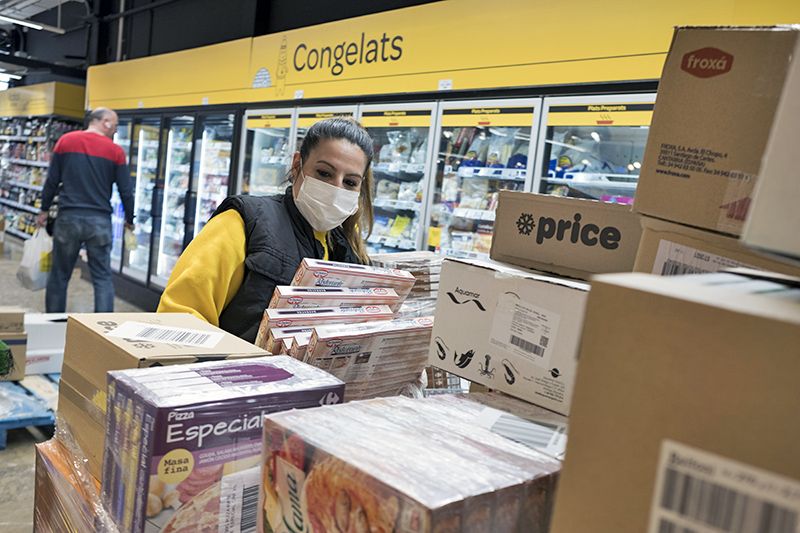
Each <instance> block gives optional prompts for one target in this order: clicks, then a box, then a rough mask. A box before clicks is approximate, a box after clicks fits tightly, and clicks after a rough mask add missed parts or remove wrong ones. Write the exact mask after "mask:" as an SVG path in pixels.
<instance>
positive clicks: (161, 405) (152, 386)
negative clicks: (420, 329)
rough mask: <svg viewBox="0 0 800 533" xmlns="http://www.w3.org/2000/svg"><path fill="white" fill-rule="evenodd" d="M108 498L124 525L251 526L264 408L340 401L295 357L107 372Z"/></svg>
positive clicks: (333, 386)
mask: <svg viewBox="0 0 800 533" xmlns="http://www.w3.org/2000/svg"><path fill="white" fill-rule="evenodd" d="M108 379H109V382H108V389H109V395H108V424H107V426H106V441H107V442H108V447H107V448H106V452H105V456H104V461H103V483H102V486H103V492H102V495H103V501H104V503H105V504H106V506H107V508H108V509H109V510H110V511H111V514H112V517H113V519H114V521H115V523H116V524H117V525H118V526H119V527H120V529H122V530H124V531H132V532H133V531H135V532H141V531H146V532H156V531H164V532H177V531H185V530H186V529H184V528H192V529H194V530H203V531H206V530H211V529H213V530H214V531H217V530H221V531H232V532H234V531H254V530H255V527H256V517H257V513H258V510H257V509H258V507H257V506H258V490H259V484H260V470H261V469H260V466H261V464H260V463H261V451H262V425H263V420H264V415H266V414H269V413H274V412H276V411H282V410H285V409H301V408H306V407H317V406H320V405H326V404H333V403H339V402H341V399H342V396H343V393H344V384H343V383H342V382H341V381H339V380H338V379H336V378H334V377H333V376H331V375H329V374H327V373H326V372H322V371H320V370H318V369H316V368H313V367H311V366H309V365H306V364H303V363H301V362H299V361H296V360H294V359H292V358H290V357H285V356H277V357H269V358H259V359H251V360H247V361H244V360H242V361H222V362H212V363H202V364H193V365H184V366H180V367H177V366H176V367H167V368H147V369H136V370H120V371H112V372H110V373H109V377H108Z"/></svg>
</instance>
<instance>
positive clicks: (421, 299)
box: [370, 252, 442, 318]
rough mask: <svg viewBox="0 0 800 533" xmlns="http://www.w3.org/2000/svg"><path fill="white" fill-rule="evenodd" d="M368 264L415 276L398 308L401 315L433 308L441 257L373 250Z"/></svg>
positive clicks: (422, 313)
mask: <svg viewBox="0 0 800 533" xmlns="http://www.w3.org/2000/svg"><path fill="white" fill-rule="evenodd" d="M370 259H371V260H372V264H374V265H375V266H379V267H382V268H387V269H394V270H397V269H401V270H405V271H407V272H410V273H411V274H412V275H413V276H414V278H415V279H416V280H417V281H416V283H414V287H413V288H412V289H411V292H410V293H409V295H408V297H407V298H406V301H405V302H403V305H402V307H401V308H400V310H399V312H398V316H400V317H403V318H413V317H421V316H429V315H432V314H433V313H434V311H435V310H436V297H437V295H438V293H439V276H440V274H441V272H442V257H441V256H440V255H438V254H435V253H433V252H401V253H394V254H375V255H373V256H371V257H370Z"/></svg>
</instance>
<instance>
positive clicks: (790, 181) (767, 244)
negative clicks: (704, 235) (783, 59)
mask: <svg viewBox="0 0 800 533" xmlns="http://www.w3.org/2000/svg"><path fill="white" fill-rule="evenodd" d="M792 67H793V68H792V69H791V70H790V72H789V74H788V75H787V77H786V83H785V84H784V86H783V94H782V95H781V103H780V104H779V105H778V111H777V112H776V113H775V121H774V122H773V124H772V132H771V133H770V136H769V142H768V144H767V149H766V151H765V153H764V158H763V162H762V167H761V174H760V176H759V178H758V185H757V186H756V193H755V196H754V198H753V203H752V205H751V206H750V212H749V215H748V219H747V223H746V224H745V228H744V232H743V234H742V240H743V241H744V242H745V243H746V244H747V245H748V246H752V247H754V248H760V249H763V250H769V251H772V252H775V253H778V254H781V255H785V256H788V257H793V258H794V259H795V260H796V261H800V232H798V231H797V228H800V209H798V208H797V206H798V205H800V179H798V176H797V171H796V167H797V165H796V164H795V158H796V156H795V152H796V142H795V141H796V139H798V138H800V101H799V100H798V99H797V94H798V93H800V66H799V65H797V64H793V65H792Z"/></svg>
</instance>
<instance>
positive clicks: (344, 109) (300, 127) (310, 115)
mask: <svg viewBox="0 0 800 533" xmlns="http://www.w3.org/2000/svg"><path fill="white" fill-rule="evenodd" d="M356 110H357V107H356V106H330V107H319V108H317V107H306V108H300V109H299V110H298V114H297V121H296V124H297V130H296V131H297V139H296V142H295V145H294V146H295V148H294V151H297V150H300V146H301V145H302V144H303V139H305V138H306V132H307V131H308V128H310V127H311V126H312V125H314V124H315V123H317V122H319V121H320V120H322V119H326V118H333V117H354V116H356Z"/></svg>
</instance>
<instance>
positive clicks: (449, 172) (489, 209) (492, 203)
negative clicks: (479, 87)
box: [426, 99, 541, 258]
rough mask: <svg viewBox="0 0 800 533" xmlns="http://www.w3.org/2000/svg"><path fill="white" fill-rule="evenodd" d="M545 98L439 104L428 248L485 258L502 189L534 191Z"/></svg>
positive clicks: (487, 254)
mask: <svg viewBox="0 0 800 533" xmlns="http://www.w3.org/2000/svg"><path fill="white" fill-rule="evenodd" d="M540 106H541V99H513V100H495V101H471V102H446V103H442V104H441V105H440V110H439V121H438V126H437V132H436V143H437V145H438V151H437V152H436V154H434V158H433V162H432V168H433V169H434V170H433V171H432V173H431V174H432V175H433V176H435V179H433V180H431V196H430V206H429V208H428V213H429V217H428V218H429V226H428V231H427V235H426V237H427V239H426V245H427V249H428V250H431V251H437V252H440V253H442V254H444V255H448V256H452V257H466V258H487V257H488V256H489V250H490V248H491V243H492V230H493V227H494V218H495V209H496V208H497V198H498V195H499V191H501V190H506V189H507V190H519V191H524V190H530V185H531V175H532V174H531V171H532V167H533V157H532V152H533V148H535V146H536V140H535V136H536V131H537V125H538V124H537V121H538V119H539V109H540Z"/></svg>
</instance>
